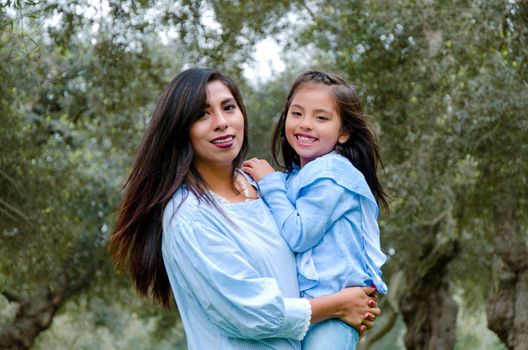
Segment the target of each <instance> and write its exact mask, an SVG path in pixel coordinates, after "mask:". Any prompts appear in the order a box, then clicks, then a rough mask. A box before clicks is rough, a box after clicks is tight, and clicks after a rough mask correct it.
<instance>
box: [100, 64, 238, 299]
mask: <svg viewBox="0 0 528 350" xmlns="http://www.w3.org/2000/svg"><path fill="white" fill-rule="evenodd" d="M212 81H220V82H222V83H223V84H224V85H225V86H226V87H227V88H228V89H229V90H230V91H231V93H232V94H233V97H234V99H235V100H236V102H237V104H238V107H239V108H240V110H241V112H242V114H243V116H244V125H245V126H246V125H247V116H246V109H245V106H244V102H243V100H242V96H241V94H240V91H239V89H238V87H237V85H236V84H235V83H234V82H233V81H232V80H231V79H230V78H228V77H227V76H225V75H224V74H222V73H220V72H219V71H217V70H213V69H201V68H194V69H189V70H186V71H183V72H182V73H180V74H178V75H177V76H176V77H175V78H174V80H172V82H170V84H169V85H168V86H167V87H166V88H165V91H163V93H162V94H161V97H160V99H159V101H158V104H157V105H156V108H155V110H154V113H153V115H152V118H151V120H150V123H149V125H148V128H147V130H146V132H145V135H144V137H143V140H142V142H141V145H140V146H139V149H138V151H137V154H136V158H135V161H134V165H133V166H132V171H131V174H130V176H129V178H128V180H127V182H126V184H125V187H124V188H125V191H124V197H123V200H122V202H121V206H120V208H119V214H118V219H117V224H116V228H115V231H114V233H113V235H112V237H111V239H110V242H109V250H110V252H111V254H112V257H113V261H114V263H115V265H116V267H118V268H119V269H122V270H128V272H129V273H130V275H131V277H132V280H133V282H134V286H135V288H136V290H137V291H138V293H139V294H140V295H143V296H146V297H151V298H153V299H154V300H156V301H158V302H159V303H161V304H162V305H163V306H165V307H170V306H171V301H172V297H171V289H170V284H169V279H168V276H167V272H166V270H165V265H164V263H163V257H162V253H161V239H162V227H161V221H162V215H163V209H164V208H165V205H166V204H167V203H168V201H169V200H170V198H171V196H172V195H173V194H174V192H176V190H177V189H178V188H179V187H180V186H181V185H182V184H183V183H185V184H186V185H187V188H188V189H189V191H191V192H193V193H194V194H196V195H197V197H198V198H205V199H206V200H207V199H208V197H207V196H208V195H207V192H206V189H207V185H206V184H205V182H204V181H203V179H202V177H201V176H200V174H199V173H198V171H197V170H196V169H195V167H194V166H193V162H192V161H193V149H192V147H191V143H190V139H189V132H190V129H191V127H192V125H193V124H194V123H195V122H196V121H197V120H198V119H199V118H200V117H201V116H202V115H203V111H204V110H205V106H206V101H207V92H206V88H207V84H208V83H209V82H212ZM247 149H248V141H247V128H246V127H245V128H244V140H243V143H242V148H241V151H240V153H239V155H238V156H237V158H236V159H235V160H234V161H233V170H234V168H235V167H238V166H239V165H240V163H241V162H242V160H243V159H244V157H245V155H246V152H247ZM232 181H233V179H232ZM209 200H210V198H209Z"/></svg>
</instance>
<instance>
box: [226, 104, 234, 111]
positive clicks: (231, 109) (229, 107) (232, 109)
mask: <svg viewBox="0 0 528 350" xmlns="http://www.w3.org/2000/svg"><path fill="white" fill-rule="evenodd" d="M236 108H237V106H235V105H226V106H225V107H224V110H225V111H234V110H235V109H236Z"/></svg>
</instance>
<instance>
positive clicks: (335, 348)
mask: <svg viewBox="0 0 528 350" xmlns="http://www.w3.org/2000/svg"><path fill="white" fill-rule="evenodd" d="M358 340H359V334H358V332H357V331H356V330H355V329H354V328H352V327H350V326H348V325H347V324H345V323H343V322H341V321H339V320H327V321H324V322H319V323H316V324H314V325H311V326H310V328H309V329H308V333H307V334H306V337H305V338H304V339H303V341H302V350H328V349H332V350H354V349H355V348H356V345H357V343H358Z"/></svg>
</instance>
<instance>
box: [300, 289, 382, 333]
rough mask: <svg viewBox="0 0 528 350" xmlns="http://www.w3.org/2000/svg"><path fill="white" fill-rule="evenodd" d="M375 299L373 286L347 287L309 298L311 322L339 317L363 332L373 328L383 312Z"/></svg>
mask: <svg viewBox="0 0 528 350" xmlns="http://www.w3.org/2000/svg"><path fill="white" fill-rule="evenodd" d="M375 299H376V289H375V288H372V287H351V288H345V289H343V290H341V291H340V292H337V293H335V294H331V295H327V296H324V297H318V298H313V299H309V301H310V305H311V307H312V318H311V320H310V322H311V323H316V322H319V321H324V320H327V319H330V318H338V319H340V320H341V321H343V322H345V323H347V324H348V325H350V326H352V327H355V328H356V329H358V330H359V331H360V332H362V331H364V330H365V329H367V328H371V327H372V326H373V325H374V319H375V318H376V316H379V315H380V313H381V310H380V309H379V308H378V307H377V303H376V300H375ZM363 327H364V328H363Z"/></svg>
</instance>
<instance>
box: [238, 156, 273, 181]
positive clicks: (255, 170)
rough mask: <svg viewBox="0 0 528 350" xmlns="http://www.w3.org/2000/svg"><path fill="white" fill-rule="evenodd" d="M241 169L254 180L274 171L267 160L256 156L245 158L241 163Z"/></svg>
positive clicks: (258, 179)
mask: <svg viewBox="0 0 528 350" xmlns="http://www.w3.org/2000/svg"><path fill="white" fill-rule="evenodd" d="M242 170H243V171H244V172H246V173H248V174H249V175H250V176H251V177H252V178H253V180H255V181H256V182H259V181H260V179H262V178H263V177H264V176H266V175H268V174H270V173H273V172H274V171H275V169H273V168H272V167H271V165H270V164H269V163H268V161H267V160H265V159H257V158H251V159H250V160H246V161H245V162H244V163H243V164H242Z"/></svg>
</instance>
